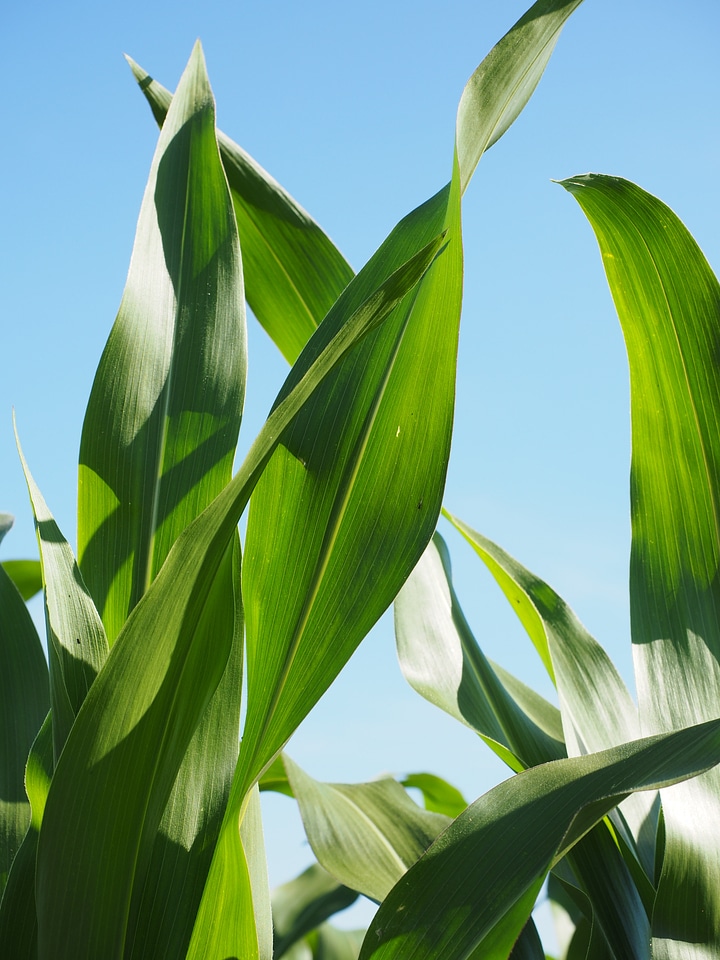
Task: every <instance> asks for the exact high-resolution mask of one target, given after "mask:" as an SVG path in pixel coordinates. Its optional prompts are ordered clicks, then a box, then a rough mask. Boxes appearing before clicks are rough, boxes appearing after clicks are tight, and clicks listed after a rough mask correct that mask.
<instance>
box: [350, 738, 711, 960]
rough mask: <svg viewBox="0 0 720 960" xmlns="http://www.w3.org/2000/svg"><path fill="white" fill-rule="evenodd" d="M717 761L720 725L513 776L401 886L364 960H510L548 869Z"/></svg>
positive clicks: (386, 905) (369, 939)
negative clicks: (637, 806) (614, 816)
mask: <svg viewBox="0 0 720 960" xmlns="http://www.w3.org/2000/svg"><path fill="white" fill-rule="evenodd" d="M718 761H720V721H717V720H716V721H710V722H708V723H705V724H701V725H698V726H696V727H691V728H688V729H685V730H682V731H678V732H676V733H671V734H666V735H659V736H656V737H650V738H647V739H645V740H638V741H633V742H632V743H629V744H623V745H622V746H619V747H613V748H612V749H610V750H606V751H602V752H600V753H594V754H590V755H587V756H584V757H573V758H570V759H566V760H557V761H554V762H552V763H547V764H542V765H540V766H537V767H532V768H530V769H529V770H526V771H524V772H522V773H520V774H518V775H517V776H514V777H511V778H510V779H509V780H506V781H505V782H504V783H501V784H499V785H498V786H497V787H495V788H494V789H493V790H491V791H490V792H489V793H487V794H485V795H484V796H483V797H481V798H480V799H479V800H477V801H476V802H475V803H473V804H471V805H470V807H468V809H467V810H466V811H465V812H464V813H463V814H461V815H460V816H459V817H458V818H457V819H456V820H454V821H453V823H452V824H451V826H450V827H448V829H447V830H446V831H445V832H444V833H443V834H442V835H441V836H440V837H439V838H438V840H437V841H436V842H435V843H434V844H433V845H432V847H430V849H429V850H428V852H427V853H426V854H425V856H424V857H422V858H421V859H420V860H419V861H418V862H417V863H416V864H415V866H414V867H412V868H411V869H410V870H409V871H408V872H407V874H405V876H404V877H403V879H402V880H401V881H400V882H399V883H398V884H397V885H396V886H395V887H394V889H393V890H392V891H391V892H390V894H389V895H388V897H387V898H386V899H385V901H384V902H383V904H382V906H381V907H380V910H379V911H378V913H377V915H376V916H375V919H374V920H373V923H372V924H371V926H370V929H369V930H368V933H367V936H366V938H365V942H364V944H363V949H362V952H361V958H362V960H368V958H371V957H372V958H373V960H389V958H394V957H407V956H412V957H413V958H414V960H423V958H427V960H435V958H437V957H443V960H461V958H462V960H465V958H467V957H469V956H478V957H479V956H487V957H498V958H499V957H507V956H508V955H509V953H510V951H511V949H512V946H513V944H514V943H515V941H516V939H517V937H518V935H519V933H520V931H521V930H522V928H523V926H524V924H525V922H526V921H527V918H528V917H529V915H530V912H531V910H532V907H533V905H534V902H535V898H536V897H537V894H538V892H539V890H540V887H541V885H542V883H543V880H544V879H545V876H546V875H547V872H548V870H549V869H550V867H551V866H552V865H553V863H555V862H557V861H558V860H559V859H560V858H561V857H562V856H563V855H564V854H566V853H567V852H568V851H569V850H571V849H572V847H573V846H574V844H575V843H576V842H577V841H578V840H579V839H580V838H581V837H583V835H584V834H585V833H586V832H587V831H588V830H589V829H590V828H591V827H592V826H593V824H595V823H597V821H598V820H600V819H601V818H602V817H603V816H604V815H605V814H606V813H607V812H608V811H609V810H610V809H611V808H612V807H613V806H614V805H615V804H616V803H617V802H618V801H619V800H621V799H622V798H623V797H624V796H626V795H627V794H628V793H630V792H632V791H635V790H649V789H657V788H659V787H660V786H666V785H670V784H671V783H677V782H678V781H679V780H680V779H683V778H686V777H692V776H695V775H697V774H698V773H700V772H701V771H703V770H707V769H708V768H709V767H710V766H712V765H714V764H715V763H717V762H718ZM539 824H542V828H541V829H539V826H538V825H539Z"/></svg>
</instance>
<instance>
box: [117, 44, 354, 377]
mask: <svg viewBox="0 0 720 960" xmlns="http://www.w3.org/2000/svg"><path fill="white" fill-rule="evenodd" d="M127 60H128V63H129V64H130V68H131V70H132V72H133V75H134V76H135V79H136V80H137V82H138V84H139V85H140V89H141V90H142V92H143V93H144V95H145V97H146V98H147V101H148V103H149V104H150V108H151V109H152V112H153V116H154V117H155V119H156V121H157V122H158V124H160V126H162V124H163V123H164V122H165V116H166V114H167V111H168V108H169V106H170V103H171V102H172V94H171V93H170V91H169V90H166V89H165V87H163V86H162V85H161V84H159V83H158V82H157V81H156V80H153V79H152V77H150V76H149V75H148V74H147V73H146V71H145V70H143V68H142V67H140V66H139V65H138V64H137V63H135V61H134V60H132V59H130V57H128V58H127ZM218 143H219V146H220V156H221V157H222V162H223V166H224V167H225V173H226V175H227V178H228V184H229V186H230V192H231V195H232V200H233V206H234V209H235V216H236V217H237V225H238V232H239V234H240V244H241V247H242V252H243V267H244V271H245V295H246V297H247V302H248V304H249V305H250V308H251V309H252V311H253V313H254V314H255V316H256V317H257V319H258V320H259V321H260V323H261V324H262V326H263V327H264V328H265V330H266V331H267V333H268V334H269V335H270V337H271V338H272V340H273V341H274V342H275V344H276V345H277V346H278V348H279V349H280V351H281V353H282V354H283V356H284V357H285V359H286V360H287V361H288V362H289V363H294V362H295V360H296V359H297V357H298V355H299V353H300V351H301V350H302V348H303V347H304V346H305V344H306V342H307V341H308V340H309V339H310V337H311V335H312V334H313V333H314V331H315V329H316V328H317V326H318V324H319V323H320V321H321V320H322V319H323V317H324V316H325V314H326V313H327V312H328V310H329V309H330V307H331V306H332V305H333V303H334V302H335V300H336V299H337V298H338V297H339V296H340V294H341V293H342V291H343V289H344V288H345V287H346V286H347V284H348V283H349V282H350V280H351V279H352V277H353V270H352V268H351V267H350V266H349V264H348V263H346V261H345V259H344V258H343V256H342V254H341V253H340V252H339V250H337V248H336V247H335V246H334V245H333V243H332V241H331V240H330V239H329V238H328V237H327V236H326V235H325V234H324V233H323V231H322V230H321V229H320V227H319V226H318V225H317V223H316V222H315V221H314V220H313V219H312V217H311V216H310V214H308V213H307V212H306V211H305V210H303V209H302V207H301V206H299V204H298V203H297V202H296V201H295V200H293V198H292V197H291V196H290V195H289V194H288V193H287V192H286V191H285V190H284V189H283V188H282V187H281V186H280V184H279V183H277V181H276V180H274V179H273V178H272V177H271V176H270V174H269V173H267V172H266V171H265V170H263V168H262V167H261V166H260V165H259V164H258V163H257V162H256V161H255V160H253V158H252V157H251V156H249V155H248V154H247V153H246V152H245V151H244V150H243V149H242V148H241V147H239V146H238V145H237V144H236V143H233V141H232V140H230V138H229V137H226V136H225V134H223V133H221V132H218Z"/></svg>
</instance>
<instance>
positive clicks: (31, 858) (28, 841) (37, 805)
mask: <svg viewBox="0 0 720 960" xmlns="http://www.w3.org/2000/svg"><path fill="white" fill-rule="evenodd" d="M52 774H53V737H52V723H51V718H50V714H48V715H47V717H46V718H45V720H44V722H43V724H42V726H41V727H40V730H39V731H38V735H37V737H36V738H35V741H34V743H33V745H32V747H31V749H30V754H29V756H28V760H27V765H26V767H25V790H26V793H27V797H28V801H29V804H30V812H31V816H30V822H29V825H28V828H27V832H26V834H25V837H24V838H23V842H22V844H21V845H20V849H19V850H18V852H17V854H16V856H15V859H14V860H13V863H12V867H11V869H10V874H9V876H8V880H7V886H6V887H5V891H4V893H3V895H2V901H1V902H0V956H1V957H12V958H13V960H37V955H38V953H37V950H38V945H37V934H38V925H37V912H36V909H35V859H36V857H37V844H38V836H39V833H40V824H41V823H42V818H43V813H44V812H45V801H46V800H47V795H48V790H49V789H50V780H51V778H52Z"/></svg>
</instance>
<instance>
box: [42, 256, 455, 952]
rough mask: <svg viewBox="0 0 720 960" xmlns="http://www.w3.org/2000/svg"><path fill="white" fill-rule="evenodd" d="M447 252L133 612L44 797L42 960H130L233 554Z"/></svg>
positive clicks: (370, 312)
mask: <svg viewBox="0 0 720 960" xmlns="http://www.w3.org/2000/svg"><path fill="white" fill-rule="evenodd" d="M441 242H442V238H435V239H434V240H433V241H432V242H431V243H430V244H428V246H427V247H426V248H423V249H422V250H421V251H420V253H419V254H417V255H416V256H415V257H414V258H412V259H411V260H410V261H409V262H408V263H405V264H403V265H402V266H401V267H400V268H399V269H398V270H397V271H396V272H395V273H394V274H393V275H392V276H391V277H389V278H388V280H387V281H386V283H385V284H383V285H382V286H381V287H380V288H379V289H377V290H375V291H373V293H372V294H371V296H370V297H368V299H367V300H366V301H365V302H364V303H362V304H361V305H360V307H359V308H358V309H357V310H355V311H354V312H353V313H351V314H350V315H349V316H347V322H346V323H345V324H343V325H342V326H341V328H340V330H339V331H338V333H337V335H336V336H335V337H334V338H333V339H332V341H331V342H330V344H328V346H327V348H326V349H325V350H324V351H322V352H321V354H320V355H319V356H318V357H317V359H316V360H315V362H314V363H313V364H312V365H311V367H310V369H309V370H308V371H307V373H306V374H305V376H304V377H303V378H302V379H301V380H300V382H299V383H296V384H294V386H293V387H292V389H291V390H290V391H289V393H287V394H286V395H284V396H283V398H282V399H281V400H280V401H279V402H278V404H277V406H276V407H275V408H274V410H273V411H272V413H271V415H270V417H269V418H268V420H267V422H266V424H265V426H264V427H263V429H262V430H261V432H260V434H259V435H258V437H257V439H256V441H255V443H254V444H253V446H252V448H251V450H250V452H249V453H248V456H247V458H246V460H245V462H244V464H243V466H242V467H241V468H240V470H239V472H238V474H237V475H236V476H235V477H234V478H233V480H232V481H231V483H229V484H228V485H227V486H226V487H225V488H224V489H223V491H222V492H221V493H220V494H219V495H218V496H217V497H216V498H215V500H214V501H213V502H212V503H211V504H210V506H209V507H208V508H207V509H206V510H205V511H204V512H203V513H202V514H201V515H200V516H199V517H198V518H197V519H196V520H195V521H194V522H193V523H191V524H190V526H189V527H187V528H186V530H185V531H184V532H183V533H182V534H181V536H180V537H179V538H178V540H177V541H176V543H175V545H174V547H173V548H172V549H171V551H170V553H169V554H168V558H167V560H166V562H165V563H164V564H163V566H162V568H161V570H160V571H159V573H158V575H157V577H156V578H155V580H154V581H153V582H152V583H151V584H150V586H149V588H148V590H147V592H146V593H145V595H144V596H143V598H142V599H141V600H140V602H139V603H138V605H137V606H136V607H135V608H134V609H133V612H132V614H131V615H130V617H129V618H128V621H127V623H126V625H125V627H124V628H123V630H122V631H121V634H120V635H119V636H118V638H117V641H116V643H115V644H114V646H113V647H112V649H111V651H110V655H109V657H108V659H107V662H106V664H105V667H104V668H103V670H102V671H101V673H100V674H99V676H98V678H97V680H96V681H95V683H94V684H93V686H92V687H91V689H90V692H89V694H88V696H87V698H86V699H85V702H84V704H83V707H82V708H81V710H80V713H79V714H78V717H77V719H76V721H75V724H74V725H73V729H72V731H71V733H70V736H69V737H68V740H67V742H66V745H65V749H64V751H63V753H62V755H61V757H60V760H59V762H58V766H57V769H56V771H55V775H54V777H53V781H52V785H51V788H50V793H49V795H48V801H47V805H46V809H45V817H44V820H43V826H42V830H41V835H40V841H39V845H38V866H37V871H38V874H37V876H38V879H37V890H36V892H37V902H38V919H39V958H40V960H44V958H45V957H52V958H53V960H62V958H65V957H67V958H78V957H87V958H88V960H90V958H94V957H97V956H103V957H108V958H112V957H120V956H122V953H123V951H124V949H125V940H126V937H127V933H128V929H129V924H130V909H131V901H132V895H133V891H134V889H135V888H136V887H139V888H140V887H141V885H142V880H143V875H144V873H145V870H146V869H147V866H148V862H149V860H150V858H151V856H152V849H153V844H154V839H155V836H156V832H157V828H158V825H159V823H160V819H161V817H162V814H163V810H164V808H165V805H166V803H167V800H168V797H169V794H170V791H171V788H172V786H173V783H174V781H175V778H176V776H177V773H178V770H179V768H180V765H181V762H182V759H183V757H184V755H185V752H186V750H187V747H188V745H189V743H190V740H191V738H192V736H193V732H194V731H195V729H196V727H197V725H198V723H199V721H200V718H201V717H202V714H203V711H204V709H205V708H206V706H207V703H208V701H209V699H210V697H211V696H212V694H213V692H214V691H215V689H216V688H217V685H218V684H219V682H220V680H221V678H222V675H223V672H224V670H225V668H226V663H227V660H228V658H229V656H230V653H231V649H232V644H233V629H232V627H233V626H234V611H233V610H231V609H229V607H228V604H227V603H226V602H225V601H226V597H227V591H228V589H229V584H228V579H229V578H231V577H232V553H233V550H232V543H233V539H234V537H235V535H236V527H237V523H238V521H239V519H240V516H241V515H242V512H243V510H244V508H245V506H246V504H247V501H248V499H249V496H250V493H251V491H252V489H253V487H254V485H255V484H256V483H257V480H258V478H259V476H260V475H261V473H262V471H263V469H264V468H265V466H266V464H267V462H268V460H269V458H270V456H271V455H272V452H273V450H274V449H275V447H276V446H277V444H278V443H279V442H280V440H281V439H282V437H283V434H284V431H285V430H286V429H287V427H288V425H289V424H291V423H292V420H293V418H294V417H295V416H297V414H298V412H299V411H301V410H302V408H303V405H304V404H305V403H306V402H307V401H308V398H310V397H312V395H313V392H314V391H315V390H316V389H317V388H318V385H319V384H321V383H322V381H323V379H324V377H326V376H327V375H328V372H329V371H331V370H332V369H333V368H334V367H335V366H336V364H338V363H340V362H341V361H342V360H343V359H344V358H345V357H346V355H347V354H348V353H349V352H350V351H352V350H353V348H354V347H355V345H356V343H357V342H358V340H362V339H363V338H364V337H366V336H368V335H369V334H370V332H371V331H372V330H373V329H375V328H376V327H377V326H378V325H379V324H381V323H382V322H383V320H384V319H385V318H386V317H387V316H388V315H389V314H390V313H392V311H393V309H394V308H395V306H396V305H397V304H398V303H399V302H400V301H401V300H402V299H403V298H404V297H405V296H406V294H407V293H408V290H409V289H411V288H412V286H413V284H416V283H417V282H418V280H419V279H420V278H421V277H422V275H423V273H424V272H425V271H426V270H427V269H428V267H429V266H430V264H431V263H432V262H433V260H434V258H435V256H436V255H437V253H438V249H439V246H440V244H441ZM128 705H130V707H129V708H128ZM226 824H227V829H225V830H223V831H222V832H221V833H220V836H219V840H218V849H217V850H216V854H215V860H217V862H218V863H219V864H222V865H223V866H224V867H227V868H228V870H231V871H235V870H236V869H241V871H242V872H243V876H244V875H245V874H247V872H248V868H247V866H245V867H241V866H238V859H237V853H238V848H237V836H238V829H237V824H238V818H233V816H232V813H231V815H230V816H229V817H228V815H227V813H226ZM71 855H72V859H73V862H75V863H77V864H78V865H79V866H78V871H77V873H76V874H74V875H73V877H72V878H71V879H69V878H68V876H67V873H66V872H65V870H64V864H65V863H66V862H67V860H68V859H69V857H70V856H71ZM210 876H211V878H212V879H213V880H215V881H217V884H218V885H217V887H215V886H213V885H212V884H211V887H210V889H211V896H213V895H215V894H218V892H219V891H224V895H225V896H227V897H228V898H230V899H231V900H232V890H233V887H232V886H225V884H224V883H223V880H224V879H226V878H225V877H224V876H223V875H221V869H220V867H217V868H216V872H215V874H213V873H212V871H211V874H210ZM207 889H208V888H207V886H206V893H207ZM235 905H236V904H235V902H234V901H233V902H232V903H231V904H230V910H231V913H230V916H231V917H233V918H234V920H233V922H232V923H231V924H228V925H227V926H225V927H223V930H224V932H226V933H228V935H229V936H233V935H236V936H237V939H238V942H239V943H240V944H241V945H243V946H246V945H247V944H252V943H255V953H248V954H242V955H243V957H244V958H245V957H247V958H248V960H250V957H252V956H257V946H258V942H259V941H258V937H257V930H256V925H255V919H254V918H253V917H252V916H248V914H247V913H245V914H244V915H241V916H240V917H239V918H238V916H237V913H236V912H235V911H234V910H233V909H232V908H233V907H234V906H235ZM248 923H249V924H251V926H252V932H251V934H248V930H247V925H248ZM202 927H203V925H202V923H201V929H202ZM213 929H214V928H213V927H212V926H211V927H210V928H209V929H206V930H202V933H201V935H200V937H199V939H198V943H199V946H198V948H197V949H199V950H200V951H201V952H200V954H199V956H206V957H210V956H212V954H211V953H208V952H205V953H204V954H203V953H202V950H203V937H204V936H209V937H211V938H212V936H214V932H213ZM190 955H192V954H190ZM223 956H225V954H223Z"/></svg>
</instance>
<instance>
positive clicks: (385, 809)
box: [285, 754, 450, 903]
mask: <svg viewBox="0 0 720 960" xmlns="http://www.w3.org/2000/svg"><path fill="white" fill-rule="evenodd" d="M285 769H286V770H287V773H288V778H289V780H290V783H291V785H292V788H293V793H294V794H295V797H296V799H297V802H298V805H299V807H300V815H301V816H302V821H303V826H304V827H305V833H306V835H307V838H308V840H309V842H310V846H311V847H312V849H313V853H314V854H315V856H316V857H317V859H318V861H319V862H320V863H321V864H322V866H323V867H324V868H325V869H326V870H327V871H328V873H330V874H332V876H334V877H335V879H336V880H339V881H340V882H341V883H344V884H345V885H346V886H349V887H351V888H352V889H353V890H358V891H359V892H360V893H364V894H365V896H366V897H370V899H372V900H376V901H377V902H378V903H379V902H380V901H381V900H383V898H384V897H385V896H386V894H387V893H388V891H389V890H390V889H391V888H392V887H393V886H394V885H395V883H396V882H397V881H398V880H399V879H400V877H401V876H402V875H403V874H404V873H405V871H406V870H407V869H408V867H410V866H411V865H412V864H413V863H415V861H416V860H417V859H418V858H419V857H420V856H421V855H422V854H423V853H424V852H425V850H426V849H427V848H428V847H429V846H430V844H431V843H432V841H433V840H434V839H435V837H436V836H437V835H438V834H439V833H440V832H441V831H442V830H444V829H445V827H447V825H448V824H449V823H450V818H449V817H446V816H443V815H442V814H439V813H430V812H428V811H426V810H422V809H421V808H420V807H418V806H417V804H415V803H413V801H412V800H411V799H410V797H409V796H408V795H407V793H406V792H405V790H403V788H402V787H401V786H400V784H399V783H398V782H397V781H396V780H393V779H392V778H391V777H383V778H381V779H379V780H373V781H370V782H369V783H321V782H319V781H318V780H314V779H313V778H312V777H311V776H309V775H308V774H307V773H305V771H304V770H302V769H301V768H300V767H298V765H297V764H296V763H293V761H292V760H291V759H290V758H289V757H288V756H287V754H286V755H285Z"/></svg>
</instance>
